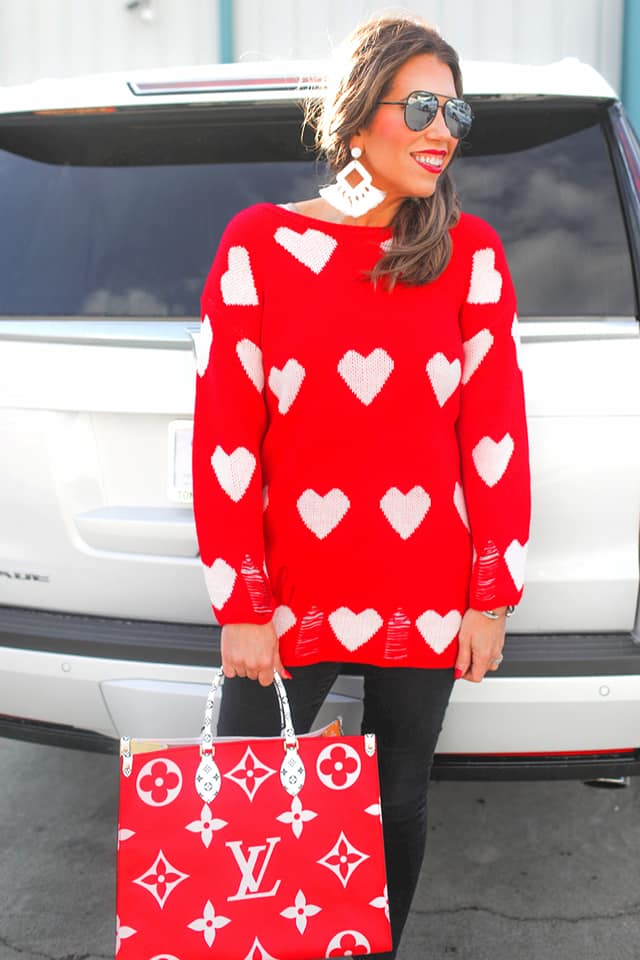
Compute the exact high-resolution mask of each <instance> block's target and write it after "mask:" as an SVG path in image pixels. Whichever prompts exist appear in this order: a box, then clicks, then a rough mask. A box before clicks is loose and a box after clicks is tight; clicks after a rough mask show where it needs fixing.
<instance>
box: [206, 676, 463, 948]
mask: <svg viewBox="0 0 640 960" xmlns="http://www.w3.org/2000/svg"><path fill="white" fill-rule="evenodd" d="M339 671H340V664H339V663H318V664H313V665H312V666H308V667H291V668H290V673H291V674H292V676H293V679H292V680H285V686H286V689H287V694H288V697H289V702H290V705H291V715H292V717H293V724H294V727H295V730H296V732H297V733H307V732H308V731H309V730H310V729H311V726H312V724H313V721H314V719H315V716H316V714H317V712H318V710H319V709H320V707H321V706H322V703H323V701H324V699H325V697H326V695H327V693H328V692H329V690H330V689H331V686H332V684H333V682H334V680H335V679H336V677H337V675H338V673H339ZM362 673H363V675H364V716H363V718H362V732H363V733H375V735H376V740H377V745H378V764H379V769H380V793H381V800H382V819H383V827H384V844H385V857H386V862H387V880H388V894H389V913H390V919H391V932H392V936H393V944H394V949H393V951H392V952H391V953H388V954H378V955H377V956H380V957H388V958H391V957H395V953H396V950H397V948H398V944H399V942H400V935H401V934H402V930H403V928H404V925H405V922H406V919H407V916H408V913H409V908H410V906H411V901H412V899H413V894H414V892H415V888H416V884H417V882H418V877H419V875H420V869H421V866H422V861H423V858H424V849H425V843H426V837H427V787H428V784H429V775H430V772H431V763H432V759H433V751H434V749H435V745H436V741H437V739H438V734H439V733H440V728H441V727H442V721H443V718H444V713H445V710H446V707H447V703H448V702H449V697H450V694H451V689H452V686H453V670H451V669H448V670H424V669H414V668H410V667H371V666H366V665H363V668H362ZM279 733H280V715H279V710H278V704H277V698H276V695H275V691H273V690H272V689H271V688H270V687H261V686H260V684H258V683H257V681H255V680H246V679H244V678H238V677H235V678H234V679H233V680H225V683H224V686H223V692H222V703H221V706H220V719H219V722H218V735H219V736H243V737H255V736H277V735H278V734H279Z"/></svg>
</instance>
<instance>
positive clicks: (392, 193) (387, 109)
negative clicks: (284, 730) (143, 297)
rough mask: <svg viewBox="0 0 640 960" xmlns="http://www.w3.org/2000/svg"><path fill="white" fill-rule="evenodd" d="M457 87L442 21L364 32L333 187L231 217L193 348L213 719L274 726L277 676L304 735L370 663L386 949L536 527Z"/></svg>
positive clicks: (507, 300)
mask: <svg viewBox="0 0 640 960" xmlns="http://www.w3.org/2000/svg"><path fill="white" fill-rule="evenodd" d="M461 95H462V79H461V74H460V67H459V64H458V58H457V55H456V53H455V51H454V50H453V49H452V48H451V47H450V46H449V45H448V44H447V43H445V41H444V40H442V38H441V37H440V36H439V35H438V34H437V33H436V32H434V31H433V30H431V29H430V28H429V27H428V26H427V25H426V24H424V23H422V22H419V21H416V20H413V19H410V18H392V19H389V18H385V19H378V20H374V21H370V22H367V23H365V24H364V25H362V26H361V27H360V28H359V29H357V30H356V31H355V33H354V34H353V35H352V37H351V39H350V42H349V46H348V55H347V58H346V60H345V62H344V63H343V65H342V72H341V74H340V76H339V77H338V79H337V82H336V84H335V86H334V88H333V89H330V91H329V95H328V97H327V99H326V101H325V103H324V109H323V111H322V112H321V113H320V114H319V116H318V117H317V120H316V123H317V130H318V143H319V146H320V147H321V149H322V151H323V152H324V154H325V156H326V157H327V159H328V161H329V163H330V164H331V166H332V167H333V169H334V170H335V171H337V173H338V177H337V181H336V183H335V184H333V185H332V186H330V187H328V188H325V189H323V190H322V191H321V196H319V197H316V198H313V199H307V200H303V201H297V202H295V203H293V204H287V205H284V206H277V205H275V204H270V203H266V204H258V205H256V206H253V207H250V208H249V209H247V210H244V211H242V212H241V213H239V214H238V215H237V216H236V217H235V218H234V219H233V220H232V221H231V223H230V224H229V226H228V227H227V230H226V232H225V234H224V236H223V238H222V240H221V243H220V246H219V249H218V252H217V255H216V258H215V261H214V264H213V266H212V269H211V272H210V275H209V277H208V279H207V282H206V286H205V289H204V292H203V297H202V312H203V321H202V331H201V335H200V340H199V345H198V347H199V349H198V384H197V399H196V412H195V425H194V459H193V468H194V506H195V517H196V524H197V530H198V538H199V542H200V552H201V556H202V560H203V563H204V565H205V576H206V579H207V584H208V588H209V592H210V596H211V602H212V605H213V610H214V612H215V615H216V618H217V619H218V621H219V622H220V623H221V624H222V625H223V628H222V665H223V669H224V673H225V675H226V676H227V677H228V678H230V681H227V683H226V684H225V688H224V694H223V700H222V705H221V716H220V723H219V727H218V732H219V734H220V735H227V734H236V735H243V736H249V735H273V734H275V733H277V732H278V730H279V723H278V714H277V706H276V701H275V697H274V695H273V692H272V691H270V690H268V689H267V687H268V685H269V684H270V683H271V682H272V679H273V674H274V671H277V672H278V673H279V674H280V676H282V677H283V678H286V681H287V689H288V693H289V697H290V699H291V704H292V711H293V715H294V721H295V726H296V729H297V730H298V731H300V732H303V731H306V730H308V729H309V728H310V727H311V724H312V723H313V719H314V717H315V714H316V712H317V710H318V708H319V707H320V705H321V703H322V701H323V699H324V697H325V696H326V694H327V692H328V691H329V689H330V687H331V685H332V683H333V682H334V680H335V678H336V676H337V674H338V673H339V671H340V668H341V665H342V664H344V663H358V664H360V665H361V667H359V668H358V669H359V670H361V671H362V673H363V675H364V678H365V694H364V718H363V731H373V732H374V733H375V734H376V736H377V740H378V749H379V762H380V775H381V791H382V807H383V821H384V831H385V851H386V857H387V871H388V878H389V900H390V913H391V924H392V932H393V941H394V949H397V945H398V941H399V938H400V934H401V932H402V928H403V926H404V923H405V920H406V917H407V914H408V911H409V907H410V904H411V899H412V896H413V893H414V890H415V885H416V882H417V879H418V875H419V872H420V867H421V863H422V858H423V852H424V844H425V837H426V792H427V785H428V779H429V772H430V766H431V760H432V756H433V751H434V747H435V744H436V740H437V737H438V733H439V731H440V728H441V725H442V720H443V716H444V712H445V709H446V705H447V702H448V700H449V696H450V693H451V689H452V686H453V682H454V678H455V679H457V678H459V677H462V678H464V679H466V680H470V681H472V682H479V681H481V680H482V678H483V677H484V676H485V674H486V673H487V671H492V670H496V669H497V668H498V666H499V664H500V661H501V660H502V652H501V651H502V647H503V643H504V635H505V619H506V614H507V611H508V609H509V607H513V606H514V605H515V604H517V602H518V601H519V599H520V597H521V594H522V572H523V571H522V567H523V559H524V552H525V548H526V543H527V539H528V530H529V469H528V450H527V432H526V421H525V409H524V400H523V388H522V375H521V372H520V368H519V365H518V355H517V328H516V314H515V309H516V305H515V295H514V291H513V287H512V283H511V280H510V277H509V271H508V267H507V263H506V261H505V257H504V253H503V250H502V246H501V243H500V240H499V238H498V237H497V235H496V234H495V232H494V231H493V230H492V228H491V227H490V226H489V225H488V224H486V223H484V222H483V221H481V220H479V219H478V218H476V217H472V216H468V215H465V214H461V213H460V210H459V206H458V201H457V197H456V195H455V192H454V189H453V186H452V183H451V180H450V178H449V174H448V166H449V164H450V162H451V160H452V159H453V157H454V154H455V153H456V150H457V148H458V144H459V142H460V139H461V138H462V137H464V136H465V135H466V134H467V133H468V130H469V128H470V124H471V111H470V109H469V107H468V105H467V104H466V103H465V102H464V101H463V100H462V99H461ZM255 680H257V681H258V683H255V682H252V681H255Z"/></svg>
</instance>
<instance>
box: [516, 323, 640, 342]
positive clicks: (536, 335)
mask: <svg viewBox="0 0 640 960" xmlns="http://www.w3.org/2000/svg"><path fill="white" fill-rule="evenodd" d="M519 331H520V339H521V341H522V342H523V343H544V342H546V341H550V340H635V339H637V338H638V337H640V327H639V325H638V321H637V319H636V318H635V317H571V318H567V317H545V318H544V320H543V319H539V318H537V317H527V318H523V317H520V320H519Z"/></svg>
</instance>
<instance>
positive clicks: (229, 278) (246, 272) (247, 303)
mask: <svg viewBox="0 0 640 960" xmlns="http://www.w3.org/2000/svg"><path fill="white" fill-rule="evenodd" d="M228 257H229V260H228V263H229V269H228V270H227V271H226V273H223V274H222V276H221V278H220V290H221V292H222V299H223V301H224V302H225V303H226V304H227V306H229V307H255V306H257V305H258V292H257V290H256V285H255V283H254V282H253V273H252V272H251V261H250V260H249V251H248V250H247V249H246V247H229V254H228Z"/></svg>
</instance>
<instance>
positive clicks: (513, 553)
mask: <svg viewBox="0 0 640 960" xmlns="http://www.w3.org/2000/svg"><path fill="white" fill-rule="evenodd" d="M528 545H529V544H528V542H527V543H524V544H522V543H520V541H519V540H512V541H511V543H510V544H509V546H508V547H507V549H506V550H505V552H504V559H505V563H506V564H507V567H508V569H509V573H510V574H511V579H512V580H513V582H514V583H515V585H516V587H517V588H518V590H522V588H523V586H524V568H525V563H526V560H527V547H528Z"/></svg>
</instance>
